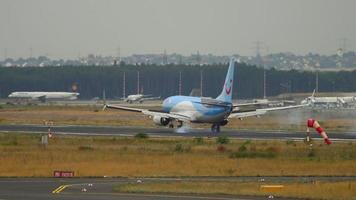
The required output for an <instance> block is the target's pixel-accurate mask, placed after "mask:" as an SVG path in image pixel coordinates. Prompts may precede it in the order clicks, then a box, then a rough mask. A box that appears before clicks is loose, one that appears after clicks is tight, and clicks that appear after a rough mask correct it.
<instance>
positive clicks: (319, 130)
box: [307, 119, 331, 145]
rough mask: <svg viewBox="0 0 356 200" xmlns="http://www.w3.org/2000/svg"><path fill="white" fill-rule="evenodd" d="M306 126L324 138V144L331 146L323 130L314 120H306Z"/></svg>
mask: <svg viewBox="0 0 356 200" xmlns="http://www.w3.org/2000/svg"><path fill="white" fill-rule="evenodd" d="M307 126H308V127H313V128H314V129H315V130H316V131H317V132H318V133H319V134H320V135H321V136H322V137H323V138H324V142H325V144H328V145H329V144H331V141H330V140H329V137H328V135H327V134H326V132H325V131H324V129H323V128H321V126H320V125H319V123H318V121H316V120H314V119H308V121H307Z"/></svg>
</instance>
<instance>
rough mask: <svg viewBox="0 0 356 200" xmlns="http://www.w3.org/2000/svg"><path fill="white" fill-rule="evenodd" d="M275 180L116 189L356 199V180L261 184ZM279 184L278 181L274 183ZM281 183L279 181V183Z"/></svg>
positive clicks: (120, 188) (119, 188) (122, 188)
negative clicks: (272, 187)
mask: <svg viewBox="0 0 356 200" xmlns="http://www.w3.org/2000/svg"><path fill="white" fill-rule="evenodd" d="M266 184H267V185H268V184H271V183H265V182H263V183H260V182H233V181H228V182H226V181H224V182H223V181H203V182H202V181H200V182H198V181H195V182H189V181H178V182H165V183H161V182H159V183H139V184H133V183H132V184H124V185H117V186H115V187H114V188H113V190H114V191H115V192H132V193H175V194H176V193H183V194H226V195H251V196H265V197H267V196H269V195H274V196H277V197H290V198H303V199H305V198H308V199H318V200H320V199H322V200H354V199H356V182H354V181H344V182H314V183H287V184H284V185H283V186H284V187H283V188H282V189H280V190H277V191H272V190H262V189H261V185H266ZM272 184H276V183H272ZM277 184H278V183H277Z"/></svg>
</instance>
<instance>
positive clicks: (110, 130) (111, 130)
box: [0, 125, 356, 141]
mask: <svg viewBox="0 0 356 200" xmlns="http://www.w3.org/2000/svg"><path fill="white" fill-rule="evenodd" d="M52 131H54V133H55V134H71V135H107V136H120V135H121V136H133V135H135V134H137V133H147V134H149V135H150V136H157V137H160V136H181V137H198V136H201V137H205V136H207V137H216V136H218V135H226V136H229V137H232V138H241V139H286V140H287V139H288V140H289V139H293V140H303V139H304V138H305V137H306V135H305V133H304V132H285V131H254V130H231V129H222V131H221V133H219V134H214V133H211V131H210V130H209V129H189V131H187V130H184V129H179V130H178V131H177V130H174V129H169V128H164V127H163V128H143V127H122V126H121V127H119V126H79V125H69V126H54V127H53V128H52ZM0 132H22V133H46V132H47V127H45V126H41V125H0ZM328 135H329V137H330V138H331V140H333V141H338V140H341V141H343V140H347V141H350V140H352V141H356V133H355V132H341V133H330V132H328ZM312 137H314V138H315V139H319V138H320V137H319V136H318V134H317V133H314V132H312Z"/></svg>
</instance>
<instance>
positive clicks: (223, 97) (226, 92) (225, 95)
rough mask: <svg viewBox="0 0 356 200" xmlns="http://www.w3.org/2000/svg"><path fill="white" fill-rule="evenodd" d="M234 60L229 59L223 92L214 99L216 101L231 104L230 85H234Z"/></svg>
mask: <svg viewBox="0 0 356 200" xmlns="http://www.w3.org/2000/svg"><path fill="white" fill-rule="evenodd" d="M235 63H236V60H235V58H231V59H230V64H229V69H228V71H227V74H226V78H225V82H224V87H223V90H222V91H221V94H220V95H219V96H218V97H217V98H216V99H217V100H220V101H224V102H229V103H231V102H232V85H233V83H234V70H235Z"/></svg>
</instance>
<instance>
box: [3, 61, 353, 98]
mask: <svg viewBox="0 0 356 200" xmlns="http://www.w3.org/2000/svg"><path fill="white" fill-rule="evenodd" d="M227 68H228V65H227V64H216V65H173V64H169V65H121V66H61V67H24V68H6V67H0V97H1V98H4V97H7V95H8V94H10V93H11V92H13V91H71V88H72V85H73V84H77V86H78V92H79V93H80V98H81V99H91V98H93V97H101V96H102V93H103V90H105V93H106V97H107V98H121V97H122V96H123V77H124V74H125V80H126V81H125V85H126V87H125V92H126V95H129V94H136V93H137V71H139V72H140V81H139V82H140V91H143V93H144V94H152V95H155V96H161V97H163V98H164V97H167V96H171V95H176V94H178V93H179V77H180V73H181V80H182V82H181V83H182V94H183V95H189V93H190V91H191V90H192V89H193V88H200V82H201V80H200V74H201V73H202V74H203V81H202V83H203V88H202V90H203V96H208V97H216V96H217V95H218V94H219V93H220V92H221V90H222V86H223V84H224V83H223V82H224V79H225V75H226V71H227ZM265 73H266V88H267V96H275V95H278V94H281V93H287V92H291V93H295V92H312V91H313V89H314V88H315V79H316V74H315V72H309V71H308V72H307V71H294V70H292V71H278V70H275V69H269V70H266V72H265ZM263 76H264V70H263V69H262V68H258V67H256V66H250V65H246V64H243V63H239V64H238V65H237V69H236V70H235V81H234V86H233V96H234V98H261V97H262V96H263V82H264V81H263V80H264V79H263ZM318 78H319V92H355V91H356V70H355V71H351V72H349V71H347V72H346V71H340V72H319V74H318Z"/></svg>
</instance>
